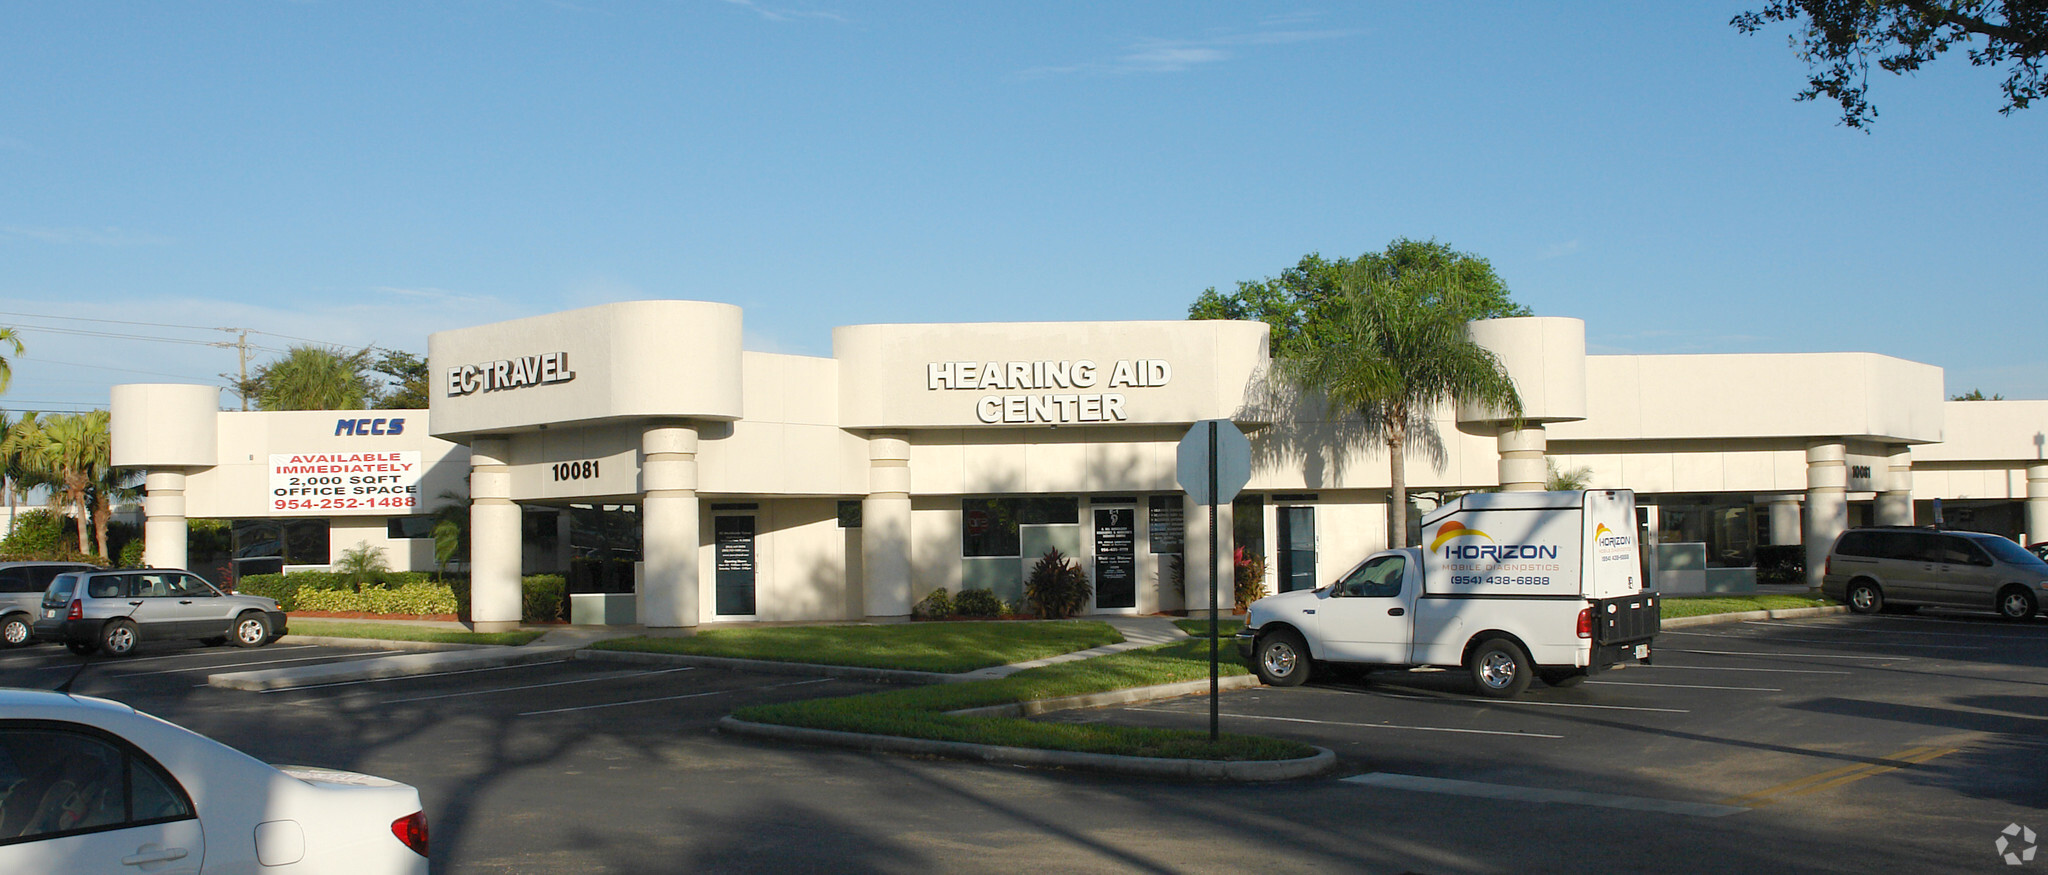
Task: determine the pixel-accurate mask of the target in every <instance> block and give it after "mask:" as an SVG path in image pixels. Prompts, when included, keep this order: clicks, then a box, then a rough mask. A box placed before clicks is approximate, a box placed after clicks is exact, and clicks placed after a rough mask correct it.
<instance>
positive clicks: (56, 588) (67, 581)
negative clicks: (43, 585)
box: [43, 574, 78, 605]
mask: <svg viewBox="0 0 2048 875" xmlns="http://www.w3.org/2000/svg"><path fill="white" fill-rule="evenodd" d="M77 583H78V575H76V574H59V575H57V576H56V577H54V578H51V579H50V588H49V589H46V590H43V604H46V605H61V604H63V603H65V602H68V601H70V600H71V588H72V587H73V586H75V585H76V584H77Z"/></svg>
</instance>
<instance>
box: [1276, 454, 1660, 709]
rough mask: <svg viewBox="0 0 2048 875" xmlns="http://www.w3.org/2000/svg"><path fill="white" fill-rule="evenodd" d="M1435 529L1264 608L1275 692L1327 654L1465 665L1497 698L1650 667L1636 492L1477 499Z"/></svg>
mask: <svg viewBox="0 0 2048 875" xmlns="http://www.w3.org/2000/svg"><path fill="white" fill-rule="evenodd" d="M1422 534H1423V541H1424V544H1423V546H1421V547H1404V548H1401V549H1397V550H1386V551H1382V552H1379V553H1375V554H1373V555H1371V556H1368V557H1366V559H1365V561H1363V562H1360V563H1359V564H1358V565H1357V567H1355V568H1352V569H1351V570H1350V571H1349V572H1346V573H1345V574H1344V575H1343V576H1342V577H1340V578H1338V579H1337V580H1336V581H1335V582H1333V583H1331V584H1329V585H1327V586H1324V587H1322V588H1320V589H1314V590H1297V591H1295V592H1287V593H1281V594H1279V595H1275V596H1270V597H1268V598H1263V599H1260V600H1258V601H1256V602H1253V603H1252V606H1251V611H1250V614H1249V616H1247V617H1246V618H1245V628H1244V630H1243V631H1241V632H1239V633H1237V645H1238V652H1239V653H1240V654H1242V655H1243V656H1244V658H1245V659H1246V660H1248V661H1250V662H1251V664H1252V667H1253V669H1254V670H1255V671H1257V672H1258V674H1259V678H1260V679H1261V680H1263V681H1265V682H1266V683H1268V684H1271V685H1274V686H1293V685H1295V684H1299V683H1302V682H1304V681H1306V680H1308V677H1309V674H1310V673H1311V672H1312V671H1313V666H1314V665H1315V664H1316V663H1318V662H1322V663H1351V664H1357V665H1372V666H1462V667H1464V668H1466V669H1468V670H1469V671H1471V673H1472V680H1473V682H1474V684H1475V685H1476V686H1477V687H1478V690H1479V692H1480V694H1482V695H1486V696H1492V697H1496V698H1509V697H1513V696H1517V695H1520V694H1521V692H1522V691H1523V690H1525V689H1528V687H1529V682H1530V679H1531V678H1532V677H1540V678H1542V679H1543V680H1544V681H1545V682H1547V683H1549V684H1551V685H1553V686H1570V685H1572V684H1576V683H1578V682H1580V681H1582V680H1585V679H1586V676H1587V675H1589V674H1592V673H1595V672H1599V671H1602V670H1605V669H1608V668H1611V667H1613V666H1616V665H1619V664H1622V663H1627V662H1639V663H1643V664H1648V663H1649V661H1650V643H1651V639H1653V638H1654V637H1656V634H1657V629H1658V601H1659V599H1658V596H1657V594H1656V593H1654V592H1647V591H1645V589H1644V587H1643V585H1642V582H1641V581H1642V580H1643V571H1642V563H1641V561H1640V559H1639V558H1638V553H1637V546H1636V520H1635V494H1634V493H1632V492H1630V491H1628V490H1626V489H1591V490H1585V491H1581V492H1501V493H1475V494H1471V495H1466V496H1464V497H1462V498H1459V499H1457V500H1455V501H1452V502H1450V503H1448V504H1445V505H1444V506H1443V507H1440V508H1437V509H1436V510H1434V511H1431V512H1430V513H1429V514H1427V515H1425V516H1424V517H1423V518H1422Z"/></svg>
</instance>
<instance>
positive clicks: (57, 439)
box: [10, 410, 113, 554]
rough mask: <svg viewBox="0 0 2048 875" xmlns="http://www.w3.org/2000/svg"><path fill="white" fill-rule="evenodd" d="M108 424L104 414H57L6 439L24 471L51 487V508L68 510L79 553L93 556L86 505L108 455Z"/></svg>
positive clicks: (111, 446)
mask: <svg viewBox="0 0 2048 875" xmlns="http://www.w3.org/2000/svg"><path fill="white" fill-rule="evenodd" d="M107 423H108V414H107V411H104V410H95V411H92V412H90V413H60V414H57V415H55V416H50V417H46V418H43V419H40V420H37V421H36V422H35V423H34V425H33V427H31V428H28V429H25V430H24V431H22V432H20V433H19V434H18V435H16V436H14V437H12V438H10V440H13V441H14V442H15V443H16V444H17V445H18V446H20V447H21V449H22V453H23V460H24V462H25V463H26V465H27V468H28V469H29V470H30V471H31V472H33V474H34V475H35V476H38V477H42V478H45V479H46V482H47V483H48V484H49V486H50V487H51V488H50V504H51V505H52V506H53V507H63V506H65V505H69V506H70V507H71V517H72V520H73V521H74V522H75V523H76V524H77V526H78V552H79V553H81V554H85V553H91V552H92V544H91V542H90V541H89V540H88V539H87V531H86V529H87V521H88V520H89V519H91V516H92V515H91V513H90V512H89V511H88V510H87V505H86V502H87V499H88V497H89V496H90V493H91V491H92V486H93V482H94V481H95V480H97V479H98V478H99V476H100V472H101V471H102V470H104V469H106V468H107V466H108V460H109V458H110V457H111V455H112V452H113V443H112V438H111V436H110V433H109V431H108V428H107ZM21 425H24V426H26V425H28V423H26V422H24V423H22V424H21Z"/></svg>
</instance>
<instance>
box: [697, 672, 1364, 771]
mask: <svg viewBox="0 0 2048 875" xmlns="http://www.w3.org/2000/svg"><path fill="white" fill-rule="evenodd" d="M1207 683H1208V682H1207V681H1204V682H1203V684H1204V685H1205V686H1206V685H1207ZM718 731H720V732H724V733H731V734H733V735H744V736H751V737H754V738H765V739H770V740H775V741H795V742H800V743H804V744H817V745H829V746H832V747H844V748H850V749H853V750H863V751H875V752H883V753H901V754H913V755H924V756H939V757H946V758H948V759H960V760H975V761H979V762H985V763H1007V764H1013V765H1024V766H1040V767H1051V768H1079V769H1088V770H1090V771H1096V772H1104V773H1108V774H1114V775H1131V776H1135V777H1144V778H1173V779H1179V780H1197V781H1248V782H1249V781H1291V780H1295V779H1298V778H1310V777H1315V776H1317V775H1320V774H1323V773H1324V772H1327V771H1329V770H1330V769H1332V768H1334V767H1335V766H1336V765H1337V754H1336V753H1335V752H1333V751H1331V750H1330V749H1328V748H1322V747H1318V748H1316V753H1315V755H1314V756H1309V757H1303V758H1301V759H1294V760H1258V761H1228V760H1172V759H1162V758H1159V757H1133V756H1122V755H1118V754H1106V753H1080V752H1076V751H1062V750H1038V749H1036V748H1024V747H1003V746H999V745H993V744H971V743H968V742H964V741H931V740H928V739H922V738H903V737H901V736H895V735H866V734H862V733H858V732H839V731H836V730H831V729H805V728H802V727H796V726H777V725H774V724H770V723H749V722H747V721H744V720H739V719H736V718H734V717H732V716H730V715H728V716H726V717H725V718H723V719H721V720H719V721H718Z"/></svg>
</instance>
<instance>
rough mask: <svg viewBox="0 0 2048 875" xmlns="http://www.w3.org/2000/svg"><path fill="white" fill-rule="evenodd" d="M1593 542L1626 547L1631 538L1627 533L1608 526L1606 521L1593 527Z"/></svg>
mask: <svg viewBox="0 0 2048 875" xmlns="http://www.w3.org/2000/svg"><path fill="white" fill-rule="evenodd" d="M1593 543H1594V544H1596V545H1598V546H1601V547H1626V546H1628V545H1629V540H1628V536H1627V535H1624V534H1621V533H1620V532H1616V531H1615V530H1613V529H1610V528H1608V527H1607V524H1606V523H1601V524H1600V525H1598V526H1595V527H1594V528H1593Z"/></svg>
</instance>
